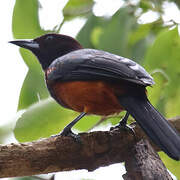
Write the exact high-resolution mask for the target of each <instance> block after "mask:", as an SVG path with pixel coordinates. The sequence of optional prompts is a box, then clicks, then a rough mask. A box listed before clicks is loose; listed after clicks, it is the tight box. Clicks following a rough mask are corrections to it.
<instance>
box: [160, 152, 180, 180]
mask: <svg viewBox="0 0 180 180" xmlns="http://www.w3.org/2000/svg"><path fill="white" fill-rule="evenodd" d="M159 155H160V156H161V159H162V161H163V163H164V164H165V166H166V167H167V168H168V170H169V171H171V173H172V174H174V175H175V176H176V178H177V179H180V172H179V170H180V163H179V161H175V160H173V159H171V158H170V157H168V156H167V155H166V154H165V153H164V152H160V153H159Z"/></svg>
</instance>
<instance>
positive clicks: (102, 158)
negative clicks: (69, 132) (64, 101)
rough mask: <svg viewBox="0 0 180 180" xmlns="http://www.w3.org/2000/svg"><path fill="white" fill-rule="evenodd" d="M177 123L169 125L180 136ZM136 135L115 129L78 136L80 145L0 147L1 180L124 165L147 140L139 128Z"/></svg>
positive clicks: (56, 141)
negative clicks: (137, 146)
mask: <svg viewBox="0 0 180 180" xmlns="http://www.w3.org/2000/svg"><path fill="white" fill-rule="evenodd" d="M179 119H180V118H177V119H173V120H170V121H171V122H172V123H173V124H174V125H175V126H176V129H177V130H178V131H179V132H180V121H179ZM135 133H136V138H135V137H134V136H133V135H132V134H131V133H129V132H127V131H121V130H118V129H114V130H112V131H97V132H91V133H81V134H80V139H81V143H79V142H76V141H74V139H73V138H71V137H62V136H57V137H50V138H48V139H41V140H38V141H35V142H30V143H19V144H14V143H12V144H9V145H1V146H0V178H2V177H16V176H30V175H35V174H44V173H50V172H57V171H68V170H74V169H87V170H89V171H92V170H95V169H96V168H98V167H100V166H107V165H110V164H113V163H119V162H124V161H126V160H127V159H128V157H129V152H130V151H131V150H132V149H133V147H134V145H135V144H136V143H137V142H138V141H139V140H140V139H145V138H147V137H146V135H145V134H144V133H143V131H142V130H141V128H139V127H138V126H136V127H135ZM152 145H153V147H155V149H156V150H158V148H157V147H156V146H155V145H154V144H152Z"/></svg>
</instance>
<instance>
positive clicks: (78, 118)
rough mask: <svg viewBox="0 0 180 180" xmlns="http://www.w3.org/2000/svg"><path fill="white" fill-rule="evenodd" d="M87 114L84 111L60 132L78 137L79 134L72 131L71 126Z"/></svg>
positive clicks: (63, 134)
mask: <svg viewBox="0 0 180 180" xmlns="http://www.w3.org/2000/svg"><path fill="white" fill-rule="evenodd" d="M85 115H86V113H85V112H82V113H81V114H80V115H79V116H78V117H76V118H75V119H74V120H73V121H72V122H70V123H69V124H68V125H67V126H66V127H65V128H64V129H63V131H62V132H61V133H60V135H62V136H72V137H75V138H77V136H78V135H76V134H74V133H73V132H72V131H71V128H72V127H73V126H74V125H75V124H76V123H77V122H78V121H79V120H80V119H81V118H82V117H84V116H85Z"/></svg>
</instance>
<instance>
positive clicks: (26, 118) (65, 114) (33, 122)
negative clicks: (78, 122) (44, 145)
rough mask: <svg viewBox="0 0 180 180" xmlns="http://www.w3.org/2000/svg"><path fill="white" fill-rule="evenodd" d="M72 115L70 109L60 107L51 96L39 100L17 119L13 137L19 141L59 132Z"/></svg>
mask: <svg viewBox="0 0 180 180" xmlns="http://www.w3.org/2000/svg"><path fill="white" fill-rule="evenodd" d="M74 117H75V115H73V112H72V111H70V110H67V109H64V108H62V107H61V106H60V105H59V104H57V103H56V102H55V101H54V100H52V99H51V98H48V99H46V100H42V101H39V102H38V103H36V104H33V105H32V106H30V107H29V108H28V109H27V110H26V111H25V112H24V113H23V114H22V115H21V117H20V118H19V119H18V121H17V123H16V127H15V130H14V133H15V137H16V138H17V140H18V141H20V142H27V141H33V140H37V139H39V138H43V137H49V136H51V135H53V134H57V133H59V132H60V131H61V130H62V129H63V128H64V127H65V125H66V124H67V123H68V122H70V121H72V120H73V118H74Z"/></svg>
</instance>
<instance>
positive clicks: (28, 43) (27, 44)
mask: <svg viewBox="0 0 180 180" xmlns="http://www.w3.org/2000/svg"><path fill="white" fill-rule="evenodd" d="M9 43H12V44H15V45H17V46H20V47H22V48H25V49H29V50H35V49H39V44H38V43H37V42H35V41H33V40H18V41H9Z"/></svg>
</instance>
